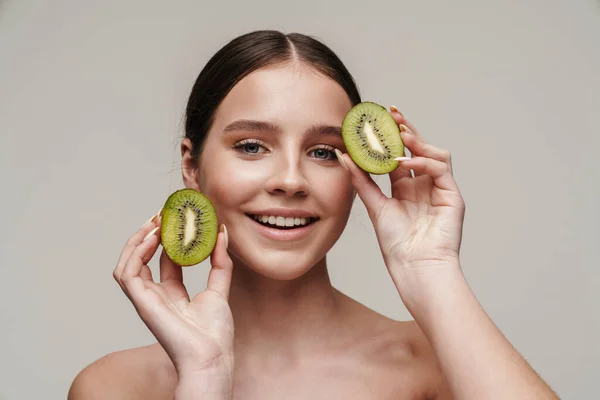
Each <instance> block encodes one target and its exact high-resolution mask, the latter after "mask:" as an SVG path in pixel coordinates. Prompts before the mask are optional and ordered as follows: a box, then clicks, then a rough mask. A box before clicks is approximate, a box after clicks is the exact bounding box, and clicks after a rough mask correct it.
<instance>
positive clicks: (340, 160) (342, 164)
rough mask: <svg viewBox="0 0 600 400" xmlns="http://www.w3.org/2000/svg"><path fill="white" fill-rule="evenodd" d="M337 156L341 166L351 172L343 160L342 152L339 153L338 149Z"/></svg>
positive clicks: (336, 150)
mask: <svg viewBox="0 0 600 400" xmlns="http://www.w3.org/2000/svg"><path fill="white" fill-rule="evenodd" d="M335 155H336V157H337V159H338V161H339V162H340V165H341V166H342V167H343V168H344V169H345V170H346V171H350V170H349V169H348V166H347V165H346V162H345V161H344V159H343V158H342V152H341V151H339V150H338V149H335Z"/></svg>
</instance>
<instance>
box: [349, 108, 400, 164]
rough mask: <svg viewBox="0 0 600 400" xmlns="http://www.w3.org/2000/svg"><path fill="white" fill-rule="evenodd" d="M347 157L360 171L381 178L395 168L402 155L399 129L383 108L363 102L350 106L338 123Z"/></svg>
mask: <svg viewBox="0 0 600 400" xmlns="http://www.w3.org/2000/svg"><path fill="white" fill-rule="evenodd" d="M342 138H343V140H344V144H345V145H346V149H347V150H348V154H349V155H350V157H351V158H352V160H353V161H354V163H356V165H358V166H359V167H360V168H361V169H363V170H364V171H367V172H369V173H371V174H375V175H381V174H387V173H389V172H392V171H393V170H395V169H396V168H397V167H398V161H395V160H394V158H396V157H403V156H404V143H403V142H402V139H401V138H400V128H399V127H398V125H397V124H396V121H394V118H392V116H391V115H390V113H389V112H388V111H387V110H386V109H385V107H383V106H381V105H379V104H377V103H373V102H370V101H365V102H362V103H359V104H357V105H355V106H354V107H352V109H350V111H348V113H347V114H346V116H345V118H344V121H343V122H342Z"/></svg>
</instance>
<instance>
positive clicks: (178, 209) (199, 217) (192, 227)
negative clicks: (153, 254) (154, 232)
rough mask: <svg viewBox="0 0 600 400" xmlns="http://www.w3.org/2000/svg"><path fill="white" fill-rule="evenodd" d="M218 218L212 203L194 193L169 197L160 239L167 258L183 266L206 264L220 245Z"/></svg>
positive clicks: (200, 194)
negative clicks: (218, 244) (216, 246)
mask: <svg viewBox="0 0 600 400" xmlns="http://www.w3.org/2000/svg"><path fill="white" fill-rule="evenodd" d="M217 234H218V226H217V214H216V212H215V208H214V206H213V204H212V203H211V201H210V200H209V199H208V197H206V196H205V195H204V194H202V193H200V192H198V191H197V190H194V189H181V190H178V191H176V192H174V193H173V194H171V195H170V196H169V198H168V199H167V201H166V202H165V205H164V207H163V210H162V219H161V226H160V236H161V241H162V246H163V248H164V249H165V252H166V253H167V256H169V258H170V259H171V260H172V261H173V262H174V263H176V264H177V265H181V266H191V265H196V264H198V263H200V262H202V261H204V260H205V259H206V258H207V257H208V256H209V255H210V254H211V253H212V251H213V249H214V247H215V245H216V243H217Z"/></svg>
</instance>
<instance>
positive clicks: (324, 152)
mask: <svg viewBox="0 0 600 400" xmlns="http://www.w3.org/2000/svg"><path fill="white" fill-rule="evenodd" d="M311 153H312V154H313V157H315V158H318V159H319V160H334V159H335V158H336V156H335V153H334V152H333V147H331V148H330V147H329V146H327V147H319V148H317V149H314V150H313V151H312V152H311Z"/></svg>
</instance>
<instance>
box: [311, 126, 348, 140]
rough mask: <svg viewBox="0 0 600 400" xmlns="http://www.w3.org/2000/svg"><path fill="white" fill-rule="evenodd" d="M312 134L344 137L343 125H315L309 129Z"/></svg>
mask: <svg viewBox="0 0 600 400" xmlns="http://www.w3.org/2000/svg"><path fill="white" fill-rule="evenodd" d="M308 133H309V134H311V135H326V136H339V137H342V127H340V126H336V125H315V126H313V127H311V128H310V129H309V130H308Z"/></svg>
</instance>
